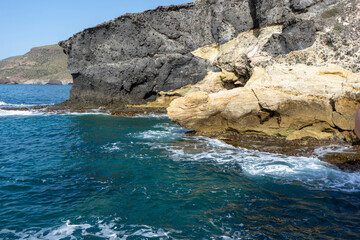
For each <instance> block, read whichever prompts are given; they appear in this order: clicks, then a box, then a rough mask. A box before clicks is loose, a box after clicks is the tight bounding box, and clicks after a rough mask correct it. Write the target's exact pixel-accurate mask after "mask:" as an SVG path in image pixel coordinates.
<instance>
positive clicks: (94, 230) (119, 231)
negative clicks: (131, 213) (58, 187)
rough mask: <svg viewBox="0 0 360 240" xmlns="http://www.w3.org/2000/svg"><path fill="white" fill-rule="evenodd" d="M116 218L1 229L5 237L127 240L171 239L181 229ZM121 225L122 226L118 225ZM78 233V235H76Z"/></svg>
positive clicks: (0, 234) (35, 239) (49, 239)
mask: <svg viewBox="0 0 360 240" xmlns="http://www.w3.org/2000/svg"><path fill="white" fill-rule="evenodd" d="M118 222H119V220H118V219H115V220H113V221H111V222H108V223H106V222H105V221H103V220H98V221H97V222H95V223H94V225H91V224H72V223H71V222H70V220H67V221H66V222H65V223H64V224H63V225H61V226H59V227H55V228H43V229H31V230H26V231H21V232H16V231H14V230H8V229H3V230H1V231H0V237H2V238H3V239H12V238H16V239H21V240H25V239H31V240H40V239H48V240H59V239H78V238H81V239H82V238H86V239H87V238H95V239H97V238H100V239H110V240H120V239H121V240H126V239H134V237H137V238H141V239H143V238H146V239H159V238H161V239H169V238H170V237H169V234H171V233H172V232H178V233H179V231H174V230H170V231H165V230H163V229H155V228H153V227H150V226H147V225H126V224H120V225H119V223H118ZM117 226H121V227H117ZM74 235H77V237H74Z"/></svg>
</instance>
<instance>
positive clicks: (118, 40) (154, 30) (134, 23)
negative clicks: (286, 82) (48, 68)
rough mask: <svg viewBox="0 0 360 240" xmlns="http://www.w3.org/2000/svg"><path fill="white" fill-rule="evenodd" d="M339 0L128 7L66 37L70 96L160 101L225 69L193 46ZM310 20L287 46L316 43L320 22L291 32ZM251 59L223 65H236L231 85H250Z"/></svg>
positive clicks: (88, 100) (97, 101) (99, 101)
mask: <svg viewBox="0 0 360 240" xmlns="http://www.w3.org/2000/svg"><path fill="white" fill-rule="evenodd" d="M334 2H336V0H323V1H320V2H319V1H317V0H307V1H306V3H303V2H300V1H295V0H294V1H289V0H271V1H268V0H266V1H265V0H198V1H195V2H193V3H188V4H183V5H178V6H170V7H159V8H157V9H155V10H150V11H146V12H144V13H140V14H126V15H124V16H121V17H119V18H117V19H114V20H112V21H109V22H107V23H103V24H100V25H98V26H96V27H93V28H89V29H86V30H84V31H82V32H80V33H77V34H75V35H74V36H73V37H71V38H70V39H68V40H66V41H62V42H60V46H62V47H63V48H64V51H65V53H66V54H67V55H68V59H69V61H68V64H69V72H70V73H71V74H72V76H73V79H74V84H73V88H72V90H71V96H70V103H71V102H73V103H79V104H84V105H85V106H89V105H94V106H99V105H105V106H106V105H111V104H118V105H121V104H122V105H124V104H144V103H146V102H149V101H153V100H155V99H156V97H157V96H158V95H159V93H160V92H161V91H169V90H174V89H177V88H181V87H183V86H185V85H188V84H195V83H197V82H199V81H200V80H202V79H204V77H205V76H207V75H208V72H209V71H213V72H214V71H220V70H219V66H223V65H224V64H220V63H219V66H214V65H213V64H211V63H210V62H209V61H208V60H207V59H202V58H199V57H197V56H195V55H194V54H192V53H191V52H192V51H194V50H196V49H198V48H199V47H202V46H206V45H209V44H214V43H215V44H223V43H226V42H228V41H230V40H231V39H233V38H234V37H236V36H237V35H238V34H239V33H241V32H244V31H247V30H249V29H257V28H259V27H265V26H267V25H274V24H283V23H285V22H288V21H289V20H290V19H293V18H301V19H303V18H308V17H309V16H310V15H316V14H317V15H318V14H319V13H320V12H321V11H322V9H324V8H326V6H328V5H330V4H332V3H334ZM295 22H296V23H298V21H295ZM308 25H309V24H307V22H301V21H299V23H298V24H295V25H294V24H293V25H289V30H288V31H284V33H283V34H282V35H281V36H284V38H285V39H286V46H285V50H284V51H285V52H288V51H291V50H294V49H298V48H299V47H300V48H303V47H307V46H308V45H310V44H311V43H312V40H313V39H311V36H308V35H309V34H311V33H312V31H313V28H311V29H310V30H309V34H308V35H306V36H304V39H302V40H303V41H302V42H301V41H300V42H299V41H298V39H294V38H292V37H291V36H290V37H289V36H288V35H294V34H297V35H298V32H299V31H301V30H303V29H307V27H308ZM298 36H299V35H298ZM300 43H301V45H300V46H299V44H300ZM275 45H276V44H275ZM280 45H281V44H280ZM280 52H283V49H281V50H280ZM246 61H247V58H246V56H244V59H242V60H241V61H240V60H239V61H238V62H236V63H234V65H233V66H229V67H230V69H227V68H224V69H222V70H226V71H229V70H230V71H231V72H232V71H233V70H234V73H235V74H236V75H237V76H238V80H237V81H235V82H234V83H232V82H229V83H228V85H229V86H231V85H232V84H235V85H239V86H240V85H242V86H243V85H244V84H245V83H246V81H247V80H248V79H249V78H250V75H251V69H250V67H249V66H245V67H244V65H243V63H244V62H246ZM223 63H224V61H223ZM215 65H216V64H215ZM236 82H237V83H236Z"/></svg>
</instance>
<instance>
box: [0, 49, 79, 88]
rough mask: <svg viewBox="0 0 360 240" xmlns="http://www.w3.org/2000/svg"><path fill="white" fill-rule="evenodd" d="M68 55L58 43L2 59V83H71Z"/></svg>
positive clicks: (0, 79) (0, 62) (0, 69)
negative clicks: (68, 70)
mask: <svg viewBox="0 0 360 240" xmlns="http://www.w3.org/2000/svg"><path fill="white" fill-rule="evenodd" d="M71 79H72V78H71V75H70V74H69V73H68V72H67V56H66V55H65V54H64V53H63V50H62V48H60V47H59V46H58V45H49V46H43V47H36V48H32V49H31V51H30V52H28V53H26V54H25V55H22V56H15V57H10V58H7V59H4V60H2V61H0V83H3V84H4V83H5V84H7V83H13V84H34V83H36V84H39V83H41V84H47V83H48V82H49V81H51V82H53V83H54V82H57V83H61V82H62V83H71V82H72V80H71Z"/></svg>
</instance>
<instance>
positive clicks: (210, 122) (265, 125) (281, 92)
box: [168, 64, 360, 140]
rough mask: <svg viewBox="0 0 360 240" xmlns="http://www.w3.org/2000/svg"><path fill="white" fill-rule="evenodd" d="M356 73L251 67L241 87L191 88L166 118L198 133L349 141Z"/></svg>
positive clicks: (359, 93)
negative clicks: (229, 88) (209, 91)
mask: <svg viewBox="0 0 360 240" xmlns="http://www.w3.org/2000/svg"><path fill="white" fill-rule="evenodd" d="M359 103H360V74H354V73H352V72H350V71H347V70H345V69H343V68H341V67H338V66H336V65H329V66H326V67H314V66H310V67H309V66H307V65H303V64H299V65H293V66H285V65H281V64H275V65H272V66H268V67H266V68H261V67H256V68H255V69H254V70H253V75H252V78H251V79H250V80H249V81H248V82H247V84H246V85H245V87H240V88H234V89H232V90H222V91H219V92H218V93H208V92H202V91H201V92H193V93H190V94H188V95H186V96H185V97H182V98H179V99H176V100H174V101H173V102H172V103H171V104H170V107H169V108H168V114H169V117H170V118H171V119H172V120H173V121H174V122H177V123H179V124H181V125H182V126H184V127H187V128H190V129H195V130H197V131H200V132H225V131H237V132H258V133H265V134H269V135H281V136H286V137H287V139H288V140H294V139H300V138H303V137H314V138H318V139H326V140H332V139H334V138H339V139H341V138H346V139H349V140H351V139H352V138H353V136H352V135H351V132H352V130H353V129H354V124H355V121H354V119H355V113H356V109H357V107H358V105H359Z"/></svg>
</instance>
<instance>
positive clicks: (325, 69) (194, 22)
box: [60, 0, 360, 140]
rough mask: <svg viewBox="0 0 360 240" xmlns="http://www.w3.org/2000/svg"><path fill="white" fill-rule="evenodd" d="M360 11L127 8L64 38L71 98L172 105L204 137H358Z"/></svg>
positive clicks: (272, 4)
mask: <svg viewBox="0 0 360 240" xmlns="http://www.w3.org/2000/svg"><path fill="white" fill-rule="evenodd" d="M359 16H360V4H359V3H358V1H356V0H341V1H339V0H306V1H305V0H301V1H300V0H266V1H265V0H198V1H195V2H193V3H188V4H183V5H178V6H169V7H159V8H157V9H155V10H150V11H146V12H144V13H140V14H126V15H124V16H121V17H119V18H117V19H114V20H112V21H110V22H107V23H103V24H100V25H98V26H96V27H94V28H89V29H86V30H84V31H83V32H80V33H77V34H75V35H74V36H73V37H71V38H70V39H68V40H66V41H63V42H60V46H62V47H63V48H64V51H65V53H66V54H67V55H68V58H69V71H70V73H71V74H72V76H73V79H74V85H73V88H72V91H71V97H70V100H69V103H70V104H80V105H81V104H82V105H84V106H102V105H105V106H107V105H112V104H115V105H127V104H131V105H134V104H142V106H143V107H146V106H149V107H151V106H156V107H159V106H160V107H164V106H167V105H168V104H169V103H170V102H171V101H172V102H171V104H170V107H169V108H168V112H169V117H170V118H171V119H172V120H173V121H175V122H177V123H179V124H180V125H182V126H185V127H188V128H192V129H194V130H196V131H200V132H227V131H236V132H260V133H266V134H272V135H281V136H285V137H287V138H288V139H298V138H302V137H306V136H310V137H315V138H320V139H333V138H337V139H341V138H345V139H350V140H351V139H353V138H354V135H353V133H352V129H353V128H354V123H353V119H354V117H355V112H356V111H355V110H356V106H357V105H358V103H359V101H360V98H359V97H360V96H359V84H360V80H359V74H357V73H358V72H359V71H360V62H359V56H360V50H359V49H360V42H359V41H360V40H359V39H360V36H359V33H360V29H359V26H360V19H359V18H360V17H359ZM174 99H175V100H174ZM154 100H156V101H155V102H153V101H154ZM173 100H174V101H173Z"/></svg>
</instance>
